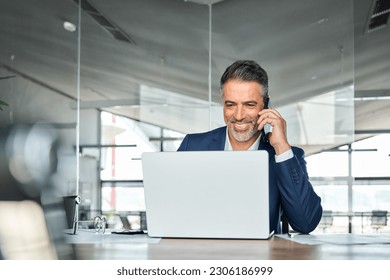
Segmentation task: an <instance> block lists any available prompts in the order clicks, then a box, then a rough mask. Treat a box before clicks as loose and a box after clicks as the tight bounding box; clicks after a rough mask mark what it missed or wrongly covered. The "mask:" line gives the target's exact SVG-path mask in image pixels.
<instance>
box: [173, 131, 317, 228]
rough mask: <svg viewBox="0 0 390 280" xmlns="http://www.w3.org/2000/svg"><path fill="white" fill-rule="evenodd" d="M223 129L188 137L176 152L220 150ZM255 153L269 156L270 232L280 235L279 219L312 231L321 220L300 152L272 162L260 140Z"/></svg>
mask: <svg viewBox="0 0 390 280" xmlns="http://www.w3.org/2000/svg"><path fill="white" fill-rule="evenodd" d="M225 140H226V126H225V127H220V128H217V129H214V130H212V131H208V132H205V133H196V134H188V135H186V137H185V138H184V140H183V142H182V143H181V145H180V147H179V149H178V151H209V150H210V151H218V150H224V148H225ZM258 149H259V150H266V151H267V152H268V154H269V207H270V230H271V232H272V231H274V232H275V233H280V232H281V229H280V217H281V214H282V212H283V213H284V214H285V215H286V217H287V219H288V221H289V224H290V225H291V227H292V229H293V230H295V231H297V232H300V233H309V232H311V231H313V230H314V229H315V228H316V227H317V225H318V223H319V221H320V219H321V216H322V207H321V199H320V197H319V196H318V195H317V194H316V193H315V192H314V190H313V187H312V185H311V183H310V182H309V178H308V174H307V170H306V162H305V159H304V151H303V150H302V149H300V148H298V147H292V150H293V153H294V157H293V158H291V159H289V160H286V161H284V162H280V163H276V162H275V151H274V149H273V147H272V146H271V145H270V144H269V143H268V142H266V141H264V139H261V140H260V144H259V148H258Z"/></svg>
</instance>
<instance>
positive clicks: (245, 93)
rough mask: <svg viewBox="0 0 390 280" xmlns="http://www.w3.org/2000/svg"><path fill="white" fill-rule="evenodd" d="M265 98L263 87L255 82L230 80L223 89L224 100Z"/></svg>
mask: <svg viewBox="0 0 390 280" xmlns="http://www.w3.org/2000/svg"><path fill="white" fill-rule="evenodd" d="M262 98H263V87H262V86H261V85H260V84H259V83H258V82H255V81H241V80H229V81H227V82H226V83H225V85H224V87H223V99H224V100H231V99H234V100H259V99H262Z"/></svg>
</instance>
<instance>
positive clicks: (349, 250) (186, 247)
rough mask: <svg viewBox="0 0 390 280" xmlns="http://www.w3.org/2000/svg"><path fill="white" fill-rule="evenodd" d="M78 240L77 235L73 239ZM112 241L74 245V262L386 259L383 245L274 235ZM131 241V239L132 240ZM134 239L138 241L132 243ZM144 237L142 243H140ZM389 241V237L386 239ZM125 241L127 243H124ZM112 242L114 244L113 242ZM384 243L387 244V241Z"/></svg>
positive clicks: (388, 253)
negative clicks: (262, 237) (307, 241)
mask: <svg viewBox="0 0 390 280" xmlns="http://www.w3.org/2000/svg"><path fill="white" fill-rule="evenodd" d="M72 238H74V240H77V236H73V237H72ZM109 238H120V239H121V241H120V242H116V241H115V240H111V241H108V240H106V241H102V242H95V243H88V244H86V243H73V245H72V246H73V248H74V250H75V255H76V258H77V259H88V260H357V259H358V260H365V259H371V260H373V259H375V260H388V259H390V242H388V243H386V244H341V245H340V244H336V245H335V244H329V243H327V244H320V245H307V244H301V243H298V242H295V241H294V238H292V239H285V238H281V237H278V236H274V237H272V238H271V239H269V240H230V239H173V238H172V239H171V238H168V239H167V238H163V239H155V238H152V239H150V238H148V237H147V236H146V235H145V236H131V235H126V236H123V235H121V237H119V235H118V237H114V236H113V234H111V236H110V237H109ZM132 238H133V239H132ZM134 238H138V241H137V240H136V241H137V242H134V240H135V239H134ZM142 238H143V240H142ZM389 238H390V237H389ZM126 240H128V242H127V241H126ZM113 241H114V242H113ZM386 242H387V241H386Z"/></svg>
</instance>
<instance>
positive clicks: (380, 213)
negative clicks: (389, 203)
mask: <svg viewBox="0 0 390 280" xmlns="http://www.w3.org/2000/svg"><path fill="white" fill-rule="evenodd" d="M385 226H387V211H386V210H373V211H372V216H371V227H373V228H374V229H375V232H378V230H379V229H380V228H382V227H385Z"/></svg>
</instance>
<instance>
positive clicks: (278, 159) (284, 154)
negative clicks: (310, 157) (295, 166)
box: [275, 149, 294, 163]
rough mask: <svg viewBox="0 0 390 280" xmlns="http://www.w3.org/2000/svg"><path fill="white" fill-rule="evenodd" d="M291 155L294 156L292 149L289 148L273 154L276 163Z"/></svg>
mask: <svg viewBox="0 0 390 280" xmlns="http://www.w3.org/2000/svg"><path fill="white" fill-rule="evenodd" d="M293 157H294V153H293V151H292V149H290V150H287V151H285V152H284V153H281V154H280V155H275V162H276V163H279V162H283V161H286V160H288V159H290V158H293Z"/></svg>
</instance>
